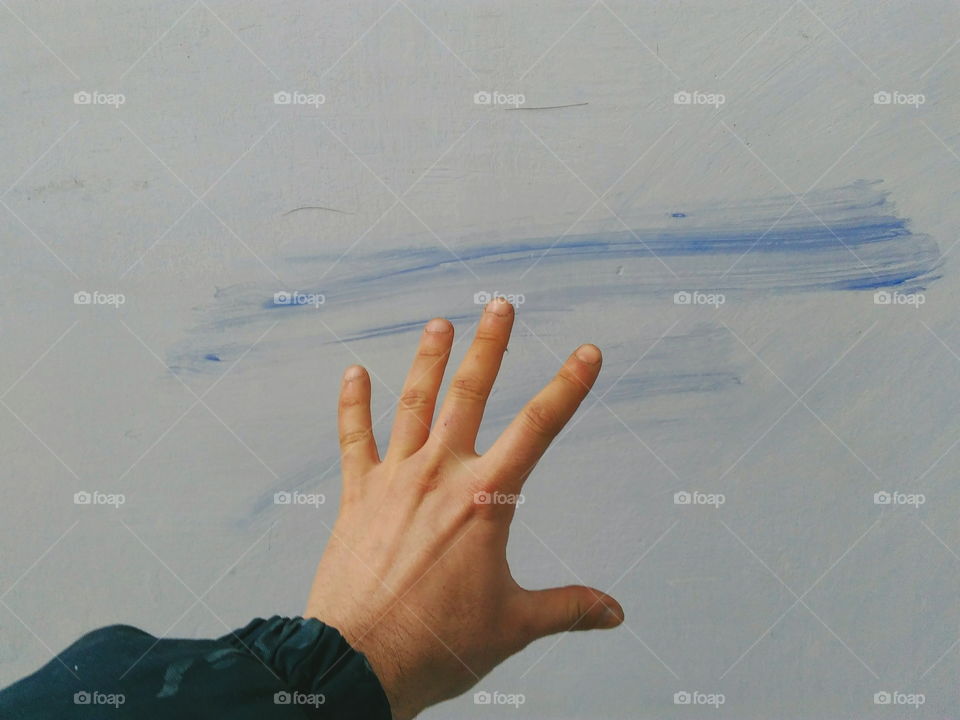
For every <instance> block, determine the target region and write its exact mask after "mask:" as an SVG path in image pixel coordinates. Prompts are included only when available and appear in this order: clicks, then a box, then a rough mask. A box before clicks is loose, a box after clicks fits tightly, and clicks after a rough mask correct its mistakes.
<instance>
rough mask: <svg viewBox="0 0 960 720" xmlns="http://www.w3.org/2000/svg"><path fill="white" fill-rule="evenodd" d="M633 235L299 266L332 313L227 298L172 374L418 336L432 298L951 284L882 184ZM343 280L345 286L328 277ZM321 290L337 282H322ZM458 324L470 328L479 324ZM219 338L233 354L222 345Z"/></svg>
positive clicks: (551, 301) (181, 351)
mask: <svg viewBox="0 0 960 720" xmlns="http://www.w3.org/2000/svg"><path fill="white" fill-rule="evenodd" d="M678 215H682V216H683V217H676V216H678ZM629 227H630V228H631V229H629V230H625V229H622V226H621V227H620V228H618V229H616V230H607V231H594V232H586V233H578V234H567V235H556V236H549V235H547V236H541V237H537V236H535V234H533V233H526V237H523V234H521V233H519V232H517V233H516V236H517V237H516V239H512V240H510V241H508V242H500V243H492V242H490V241H489V240H486V239H485V240H483V241H479V242H478V241H476V240H470V241H469V242H468V241H466V240H465V241H463V242H462V243H458V244H454V245H451V244H447V245H440V244H435V243H431V244H430V245H427V246H421V247H405V248H394V249H385V250H373V251H366V252H359V251H356V252H353V253H351V255H350V257H348V258H341V257H340V256H337V255H334V254H332V253H331V254H321V253H317V254H315V255H310V256H294V257H287V258H286V261H287V262H288V263H290V264H291V265H293V266H295V267H296V268H297V270H298V271H299V273H300V275H301V277H304V276H305V277H306V281H305V282H304V283H303V285H302V286H301V287H299V288H296V290H297V292H299V293H303V294H305V295H310V294H317V295H323V296H324V297H325V302H324V304H322V305H319V306H316V307H315V306H312V305H311V306H304V305H303V304H301V303H293V302H291V303H288V304H278V303H276V302H275V301H274V299H273V298H274V293H275V292H277V291H278V290H280V288H276V287H270V286H267V285H265V284H261V283H252V284H247V285H235V286H230V287H227V288H220V289H218V290H217V292H216V295H215V301H214V304H213V305H211V306H210V307H209V308H208V309H207V310H206V312H205V315H206V320H205V321H203V322H201V323H200V324H199V325H197V326H196V327H195V329H194V332H193V334H194V337H192V338H189V339H187V340H185V341H184V342H183V343H181V344H180V346H179V347H177V348H173V349H172V352H171V353H170V354H169V356H168V357H169V362H168V365H169V366H170V368H171V369H172V370H174V371H175V372H195V373H208V374H209V373H211V372H212V371H213V369H214V368H215V367H216V366H215V365H212V364H211V363H213V362H216V361H215V360H214V358H217V359H223V360H233V359H235V358H237V357H239V356H240V355H241V354H243V353H244V352H245V351H246V349H247V348H248V347H249V343H250V342H252V341H253V340H254V339H255V338H256V335H254V336H253V337H251V338H250V339H249V340H246V338H241V336H239V335H238V331H240V330H250V331H251V332H254V331H256V333H257V334H259V333H262V332H264V331H265V330H266V328H267V326H268V325H269V324H270V323H273V322H275V321H276V320H277V318H282V319H283V320H284V324H285V325H287V326H290V327H291V332H292V333H293V335H294V339H293V340H286V341H284V342H285V343H290V344H292V345H294V346H296V347H298V348H300V349H303V348H306V347H310V346H317V345H325V344H330V343H337V342H359V341H365V340H373V339H378V338H387V337H391V336H396V335H400V334H403V333H412V332H418V331H419V330H420V328H421V327H422V324H423V323H425V322H426V320H427V318H422V319H417V320H410V319H409V317H403V316H402V315H398V314H397V308H398V307H405V306H406V303H407V301H408V299H409V298H412V297H414V295H413V293H420V292H422V291H423V289H426V288H429V292H430V293H431V294H432V295H436V296H437V297H442V298H445V299H447V302H450V298H462V301H461V302H462V303H470V302H471V300H472V295H473V293H476V292H477V291H480V290H487V291H491V290H497V289H500V290H504V291H509V290H511V289H512V290H514V291H516V290H522V291H523V292H524V293H526V294H527V296H528V304H526V305H525V306H524V307H523V308H522V310H523V312H524V313H527V314H528V317H529V316H530V315H531V314H532V313H544V312H565V311H569V310H570V309H571V308H574V307H577V306H579V305H581V304H583V303H597V302H603V303H621V302H636V301H637V300H638V299H639V298H646V299H647V300H648V301H655V302H671V297H670V296H671V295H672V294H673V293H674V292H676V291H678V290H691V289H699V290H704V291H718V292H722V293H724V294H725V295H726V296H727V299H728V302H731V301H734V300H736V299H738V298H739V299H741V300H745V299H749V297H750V296H757V295H759V296H762V295H764V294H771V293H773V294H785V293H797V292H824V291H865V290H876V289H878V288H898V289H900V290H902V291H903V292H916V291H919V290H923V289H925V288H926V287H927V286H928V285H929V283H931V282H932V281H934V280H936V279H938V278H939V277H941V275H940V268H941V265H942V258H941V255H940V251H939V247H938V246H937V243H936V242H935V241H934V240H933V239H932V238H931V237H930V236H928V235H925V234H923V233H918V232H914V231H913V230H912V229H911V223H910V220H909V219H908V218H904V217H901V216H900V215H899V214H898V213H897V211H896V208H895V206H894V203H893V202H892V201H891V200H890V197H889V193H888V192H886V191H883V190H881V189H880V182H879V181H872V182H867V181H857V182H854V183H852V184H849V185H845V186H841V187H837V188H830V189H823V190H817V191H814V192H811V193H809V194H807V195H805V196H804V197H803V198H802V201H801V200H798V198H796V197H795V196H775V197H768V198H762V199H757V200H750V201H742V202H737V203H726V204H721V203H715V204H712V205H710V204H701V205H699V206H696V207H690V206H688V207H685V209H684V211H683V212H673V213H659V214H654V215H649V216H647V217H646V218H644V219H641V220H637V219H636V218H634V219H633V220H632V221H630V224H629ZM341 261H342V262H341ZM330 267H335V268H336V272H335V273H330V274H329V276H325V272H326V271H327V269H328V268H330ZM531 268H532V270H531ZM671 271H672V272H671ZM674 273H676V275H674ZM318 276H319V277H322V278H323V280H322V281H320V282H318V281H317V280H316V279H313V280H311V278H316V277H318ZM483 285H486V286H487V287H486V288H484V287H483ZM293 289H294V288H284V290H293ZM401 298H403V300H402V301H401V300H400V299H401ZM531 300H532V302H531ZM459 306H460V307H463V305H459ZM472 311H473V308H471V312H472ZM315 313H320V315H319V316H318V315H315ZM336 316H346V317H348V318H354V319H356V318H370V319H375V320H374V321H373V322H371V321H370V320H367V321H366V322H362V323H361V324H360V326H359V327H357V325H356V324H354V325H353V327H352V328H351V330H352V332H351V333H350V334H342V335H341V336H339V337H333V336H332V333H329V332H327V331H326V327H324V325H328V322H327V321H328V320H329V319H330V318H332V317H336ZM317 317H321V318H322V319H324V324H323V325H321V324H320V323H319V322H316V318H317ZM452 319H453V320H454V321H459V320H465V321H469V320H471V319H475V314H461V315H456V316H453V318H452ZM298 331H300V334H299V335H297V332H298ZM214 337H220V338H222V340H221V341H220V342H219V343H217V344H213V343H211V339H212V338H214ZM266 342H268V343H270V344H272V345H274V346H276V343H278V342H279V340H278V339H274V337H273V336H271V339H269V340H268V341H266ZM725 382H728V383H729V382H732V378H727V380H726V381H725Z"/></svg>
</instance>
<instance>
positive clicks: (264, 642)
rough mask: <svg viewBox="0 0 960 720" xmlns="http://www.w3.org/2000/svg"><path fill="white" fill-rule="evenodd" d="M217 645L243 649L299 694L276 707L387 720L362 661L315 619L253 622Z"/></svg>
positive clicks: (381, 696)
mask: <svg viewBox="0 0 960 720" xmlns="http://www.w3.org/2000/svg"><path fill="white" fill-rule="evenodd" d="M221 640H223V641H225V642H228V643H231V644H232V645H234V646H235V647H238V648H245V649H247V650H248V651H249V652H251V653H252V654H253V655H255V656H256V657H258V658H260V659H261V660H262V661H263V662H264V663H265V664H266V665H267V666H269V667H270V668H271V669H272V670H273V671H274V672H275V673H276V674H277V675H278V676H279V677H280V679H281V680H283V681H284V682H285V683H286V684H287V685H288V686H289V687H290V688H292V689H293V691H295V692H298V693H300V694H301V695H300V697H297V696H296V695H295V694H294V693H293V692H291V693H287V697H284V696H283V693H278V694H277V695H278V697H277V698H276V699H275V701H276V702H279V703H281V704H287V703H285V702H284V701H285V700H289V704H296V703H298V701H299V703H300V704H303V705H304V709H305V710H316V712H317V715H318V717H325V718H343V719H344V720H347V719H352V718H363V719H364V720H390V718H391V712H390V703H389V702H388V701H387V696H386V694H385V693H384V691H383V686H382V685H381V684H380V681H379V680H378V679H377V676H376V675H375V674H374V672H373V668H371V667H370V663H369V662H367V658H366V657H364V655H363V654H362V653H360V652H358V651H356V650H354V649H353V648H352V647H351V646H350V644H349V643H347V641H346V640H345V639H344V638H343V636H342V635H341V634H340V633H339V632H338V631H337V630H336V629H335V628H332V627H330V626H329V625H324V624H323V623H322V622H320V621H319V620H317V619H315V618H309V619H304V618H302V617H294V618H286V617H281V616H279V615H274V616H273V617H272V618H270V619H269V620H264V619H263V618H256V619H254V620H251V621H250V623H248V624H247V625H246V627H243V628H241V629H239V630H236V631H234V632H233V633H231V634H229V635H225V636H224V637H223V638H221ZM308 696H312V697H308Z"/></svg>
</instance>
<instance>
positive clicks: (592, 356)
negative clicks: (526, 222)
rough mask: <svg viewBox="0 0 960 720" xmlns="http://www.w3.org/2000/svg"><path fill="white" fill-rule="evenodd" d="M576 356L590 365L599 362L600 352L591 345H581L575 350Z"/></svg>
mask: <svg viewBox="0 0 960 720" xmlns="http://www.w3.org/2000/svg"><path fill="white" fill-rule="evenodd" d="M576 354H577V357H578V358H579V359H581V360H583V361H584V362H585V363H589V364H590V365H595V364H597V363H598V362H600V351H599V350H598V349H597V348H596V347H595V346H593V345H581V346H580V347H578V348H577V353H576Z"/></svg>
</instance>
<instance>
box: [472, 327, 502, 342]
mask: <svg viewBox="0 0 960 720" xmlns="http://www.w3.org/2000/svg"><path fill="white" fill-rule="evenodd" d="M474 342H476V343H478V344H480V345H493V346H500V345H503V335H502V334H500V333H497V332H493V331H491V330H478V331H477V334H476V335H475V336H474Z"/></svg>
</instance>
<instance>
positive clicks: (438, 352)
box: [417, 345, 448, 360]
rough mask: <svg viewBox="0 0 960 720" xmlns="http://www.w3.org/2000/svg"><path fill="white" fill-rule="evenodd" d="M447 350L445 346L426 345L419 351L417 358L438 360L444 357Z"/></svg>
mask: <svg viewBox="0 0 960 720" xmlns="http://www.w3.org/2000/svg"><path fill="white" fill-rule="evenodd" d="M447 352H448V350H447V349H446V348H445V347H436V346H431V345H426V346H424V347H421V348H420V349H419V350H418V351H417V358H418V359H420V360H436V359H437V358H442V357H444V356H445V355H446V354H447Z"/></svg>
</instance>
